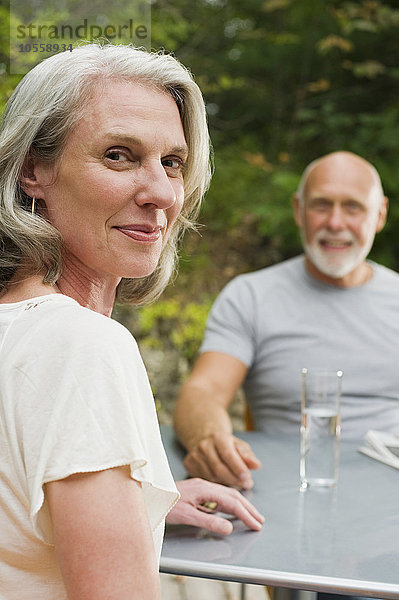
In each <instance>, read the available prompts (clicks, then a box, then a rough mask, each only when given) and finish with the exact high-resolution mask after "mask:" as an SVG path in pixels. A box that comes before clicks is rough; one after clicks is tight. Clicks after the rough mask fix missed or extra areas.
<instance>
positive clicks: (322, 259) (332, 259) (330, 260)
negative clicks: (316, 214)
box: [301, 229, 374, 279]
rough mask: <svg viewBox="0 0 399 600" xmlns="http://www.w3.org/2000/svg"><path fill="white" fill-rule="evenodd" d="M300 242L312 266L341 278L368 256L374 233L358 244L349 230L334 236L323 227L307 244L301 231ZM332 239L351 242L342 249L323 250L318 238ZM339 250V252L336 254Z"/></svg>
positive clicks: (330, 275) (328, 274) (335, 277)
mask: <svg viewBox="0 0 399 600" xmlns="http://www.w3.org/2000/svg"><path fill="white" fill-rule="evenodd" d="M301 235H302V242H303V246H304V249H305V254H306V255H307V256H308V258H309V260H310V261H311V262H312V263H313V264H314V266H315V267H316V268H317V269H318V270H319V271H320V272H321V273H323V274H324V275H327V276H328V277H332V278H333V279H341V277H345V276H346V275H348V274H349V273H351V272H352V271H353V270H354V269H356V267H358V266H359V265H360V264H361V263H362V262H363V261H364V260H365V259H366V257H367V256H368V254H369V252H370V250H371V247H372V245H373V241H374V234H373V235H370V236H369V239H368V240H367V243H366V244H365V245H364V246H360V245H359V243H358V241H357V239H356V238H355V236H354V235H353V234H352V233H351V232H346V233H345V235H342V236H339V235H336V236H334V235H333V234H331V233H328V232H327V231H326V230H325V229H322V230H320V231H318V232H317V234H316V235H315V237H314V239H313V242H312V243H311V244H308V243H307V241H306V240H305V235H304V234H303V232H302V231H301ZM321 239H323V240H325V239H327V240H334V241H342V242H348V241H350V242H351V245H350V246H348V248H347V249H345V250H342V251H337V253H334V251H330V252H329V251H328V250H324V249H323V247H322V246H321V245H320V243H319V240H321ZM338 252H339V254H338Z"/></svg>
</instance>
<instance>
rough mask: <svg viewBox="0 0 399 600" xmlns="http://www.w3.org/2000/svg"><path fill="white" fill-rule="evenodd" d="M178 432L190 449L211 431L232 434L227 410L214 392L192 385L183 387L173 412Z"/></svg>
mask: <svg viewBox="0 0 399 600" xmlns="http://www.w3.org/2000/svg"><path fill="white" fill-rule="evenodd" d="M174 427H175V431H176V435H177V437H178V439H179V440H180V442H181V443H182V444H183V446H184V447H185V448H186V449H187V450H188V451H190V450H192V449H193V448H195V447H196V446H197V444H198V442H200V441H201V440H202V439H204V438H206V437H208V436H209V435H211V434H212V433H216V432H223V433H232V425H231V421H230V417H229V414H228V412H227V409H226V408H225V407H224V406H222V405H221V404H220V403H219V402H218V401H217V399H216V398H215V397H214V394H213V393H211V392H210V391H208V390H204V389H203V388H199V387H197V386H196V385H193V384H186V385H185V386H183V388H182V390H181V392H180V395H179V398H178V400H177V403H176V407H175V413H174Z"/></svg>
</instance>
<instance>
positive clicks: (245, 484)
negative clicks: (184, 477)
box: [184, 433, 261, 490]
mask: <svg viewBox="0 0 399 600" xmlns="http://www.w3.org/2000/svg"><path fill="white" fill-rule="evenodd" d="M184 466H185V467H186V469H187V471H188V473H189V474H190V475H192V476H195V477H203V478H204V479H208V480H209V481H216V482H218V483H223V484H225V485H231V486H234V487H236V488H238V489H245V490H249V489H251V488H252V486H253V481H252V476H251V472H250V469H259V467H260V466H261V463H260V461H259V460H258V459H257V458H256V456H255V454H254V453H253V452H252V450H251V447H250V446H249V444H247V443H246V442H244V441H243V440H240V439H238V438H236V437H235V436H233V435H232V434H229V433H213V434H211V435H209V436H208V437H206V438H204V439H202V440H201V441H200V442H199V443H198V444H197V445H196V446H195V447H194V448H192V449H191V450H190V451H189V452H188V454H187V456H186V458H185V460H184Z"/></svg>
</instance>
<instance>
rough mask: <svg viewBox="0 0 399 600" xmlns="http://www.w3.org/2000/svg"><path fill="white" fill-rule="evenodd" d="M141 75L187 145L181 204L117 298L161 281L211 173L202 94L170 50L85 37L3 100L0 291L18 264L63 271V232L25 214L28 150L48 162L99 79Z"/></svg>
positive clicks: (55, 273) (153, 292)
mask: <svg viewBox="0 0 399 600" xmlns="http://www.w3.org/2000/svg"><path fill="white" fill-rule="evenodd" d="M109 80H118V81H139V82H142V83H144V84H148V85H153V86H154V87H156V88H157V89H161V90H164V91H166V92H168V93H170V94H171V95H172V97H173V98H174V100H175V102H176V104H177V106H178V108H179V112H180V116H181V120H182V125H183V130H184V134H185V138H186V142H187V145H188V159H187V166H186V169H185V173H184V194H185V195H184V205H183V209H182V212H181V214H180V216H179V218H178V220H177V221H176V223H175V225H174V226H173V228H172V230H171V233H170V237H169V239H168V241H167V244H166V246H165V248H164V249H163V251H162V254H161V257H160V260H159V263H158V266H157V268H156V270H155V271H154V272H153V273H152V274H151V275H148V276H146V277H142V278H139V279H122V281H121V282H120V284H119V286H118V289H117V300H118V301H119V302H129V303H132V304H136V305H139V304H143V303H145V302H149V301H152V300H155V299H156V298H157V297H158V296H159V294H160V293H161V292H162V290H163V289H164V287H165V286H166V285H167V283H168V281H169V279H170V277H171V275H172V273H173V270H174V267H175V265H176V260H177V250H176V248H177V243H178V241H179V239H180V238H181V236H182V235H183V233H184V231H185V230H186V229H187V228H193V227H194V220H195V219H196V217H197V215H198V211H199V208H200V204H201V200H202V197H203V195H204V193H205V192H206V190H207V188H208V185H209V182H210V178H211V164H210V141H209V134H208V128H207V123H206V114H205V106H204V101H203V98H202V95H201V92H200V90H199V88H198V86H197V85H196V83H195V82H194V80H193V78H192V76H191V74H190V73H189V71H188V70H187V69H186V68H185V67H183V66H182V65H181V64H180V63H179V62H178V61H177V60H176V59H175V58H173V57H172V56H170V55H167V54H163V53H149V52H146V51H144V50H139V49H137V48H133V47H132V46H114V45H111V44H107V45H101V44H87V45H84V46H81V47H79V48H76V49H74V50H73V51H72V52H62V53H60V54H56V55H54V56H52V57H50V58H47V59H45V60H43V61H42V62H41V63H40V64H38V65H37V66H36V67H35V68H33V69H32V70H31V71H30V72H29V73H28V74H27V75H26V76H25V77H24V78H23V79H22V80H21V82H20V83H19V85H18V86H17V88H16V89H15V91H14V93H13V95H12V96H11V98H10V100H9V101H8V104H7V107H6V111H5V114H4V118H3V122H2V125H1V129H0V247H1V252H0V293H1V292H2V291H4V290H5V289H6V288H7V287H8V283H9V281H10V279H11V278H12V277H13V275H14V274H15V272H16V270H17V269H18V267H22V266H26V265H28V267H29V270H31V271H32V272H41V271H43V269H44V270H45V272H46V275H45V277H44V282H45V283H55V282H56V281H57V279H58V278H59V276H60V274H61V271H62V239H61V236H60V234H59V232H58V231H57V230H56V229H55V228H54V227H53V226H52V225H50V224H49V223H48V222H47V221H46V220H45V219H44V218H42V217H41V216H39V215H37V214H35V215H33V214H31V211H30V209H31V203H32V199H31V198H29V197H28V196H27V195H26V194H25V192H24V191H23V190H22V188H21V187H20V184H19V182H20V178H21V174H22V170H23V167H24V164H26V161H27V160H29V157H30V156H34V157H38V158H39V159H41V160H44V161H47V162H49V163H56V161H58V160H59V159H60V158H62V151H63V148H64V144H65V141H66V139H67V136H68V133H69V132H70V131H71V129H72V127H73V126H74V124H75V123H76V122H77V121H78V120H79V119H80V118H81V116H82V114H83V113H84V110H85V108H86V107H87V103H88V101H89V100H90V98H91V97H92V95H93V93H94V92H95V89H96V88H97V86H101V85H103V83H105V82H106V81H109Z"/></svg>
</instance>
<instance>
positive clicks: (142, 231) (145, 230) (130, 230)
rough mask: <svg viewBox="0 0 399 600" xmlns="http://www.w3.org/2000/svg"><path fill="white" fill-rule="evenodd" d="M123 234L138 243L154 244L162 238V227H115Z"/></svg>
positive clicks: (143, 225)
mask: <svg viewBox="0 0 399 600" xmlns="http://www.w3.org/2000/svg"><path fill="white" fill-rule="evenodd" d="M115 229H118V231H120V232H121V233H123V234H124V235H126V236H127V237H130V238H131V239H133V240H136V242H146V243H151V244H153V243H154V242H157V241H158V240H159V238H160V237H161V230H162V227H161V226H160V225H156V226H155V227H154V226H153V225H145V224H142V225H139V224H137V225H122V226H120V227H115Z"/></svg>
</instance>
